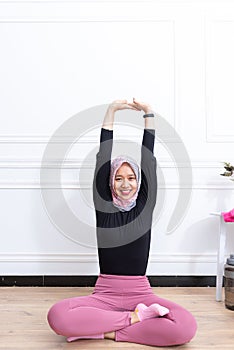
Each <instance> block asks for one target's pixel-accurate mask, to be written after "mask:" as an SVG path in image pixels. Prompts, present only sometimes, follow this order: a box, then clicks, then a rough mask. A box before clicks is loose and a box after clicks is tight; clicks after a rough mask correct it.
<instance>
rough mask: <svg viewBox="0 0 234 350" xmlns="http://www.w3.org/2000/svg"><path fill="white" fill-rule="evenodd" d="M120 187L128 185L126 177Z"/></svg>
mask: <svg viewBox="0 0 234 350" xmlns="http://www.w3.org/2000/svg"><path fill="white" fill-rule="evenodd" d="M122 187H123V188H126V187H129V182H128V180H127V179H124V181H123V183H122Z"/></svg>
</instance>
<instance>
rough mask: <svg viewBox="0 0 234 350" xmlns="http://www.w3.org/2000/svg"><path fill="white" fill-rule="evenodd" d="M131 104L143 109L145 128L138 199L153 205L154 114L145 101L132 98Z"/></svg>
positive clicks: (155, 193) (154, 177)
mask: <svg viewBox="0 0 234 350" xmlns="http://www.w3.org/2000/svg"><path fill="white" fill-rule="evenodd" d="M132 105H134V106H136V107H137V108H138V109H142V110H143V111H144V113H145V114H144V123H145V129H144V134H143V139H142V148H141V175H142V182H141V188H140V191H139V195H138V201H139V202H141V204H142V205H145V204H146V202H147V205H150V206H152V207H154V205H155V203H156V196H157V173H156V168H157V161H156V158H155V156H154V142H155V116H154V112H153V110H152V108H151V106H150V105H149V104H147V103H145V102H140V101H137V100H136V99H133V103H132Z"/></svg>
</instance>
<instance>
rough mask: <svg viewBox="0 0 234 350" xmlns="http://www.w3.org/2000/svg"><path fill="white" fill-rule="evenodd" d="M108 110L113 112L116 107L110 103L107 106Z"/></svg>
mask: <svg viewBox="0 0 234 350" xmlns="http://www.w3.org/2000/svg"><path fill="white" fill-rule="evenodd" d="M108 111H109V112H111V113H115V112H116V107H115V105H113V104H110V105H109V106H108Z"/></svg>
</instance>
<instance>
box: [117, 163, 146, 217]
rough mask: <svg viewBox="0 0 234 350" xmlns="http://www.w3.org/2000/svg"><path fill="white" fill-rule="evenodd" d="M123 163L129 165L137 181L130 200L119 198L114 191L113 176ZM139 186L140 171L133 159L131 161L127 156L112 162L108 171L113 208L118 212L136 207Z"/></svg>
mask: <svg viewBox="0 0 234 350" xmlns="http://www.w3.org/2000/svg"><path fill="white" fill-rule="evenodd" d="M123 163H128V164H129V165H130V167H131V168H132V170H133V171H134V173H135V176H136V180H137V191H136V193H135V194H134V196H133V197H132V198H130V199H121V198H119V197H118V195H117V193H116V192H115V189H114V184H115V175H116V173H117V171H118V169H119V168H120V167H121V165H122V164H123ZM140 185H141V170H140V167H139V165H138V164H137V163H136V162H135V160H134V159H131V158H130V157H127V156H119V157H116V158H114V159H113V160H112V162H111V170H110V189H111V193H112V198H113V205H114V206H115V207H117V208H118V209H119V210H120V211H129V210H131V209H132V208H134V207H135V205H136V199H137V196H138V192H139V190H140Z"/></svg>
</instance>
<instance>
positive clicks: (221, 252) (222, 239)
mask: <svg viewBox="0 0 234 350" xmlns="http://www.w3.org/2000/svg"><path fill="white" fill-rule="evenodd" d="M210 214H211V215H216V216H219V217H220V219H219V248H218V256H217V277H216V301H222V287H223V272H224V264H225V261H224V259H225V245H226V222H225V221H224V219H223V216H222V214H221V212H219V213H210Z"/></svg>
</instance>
